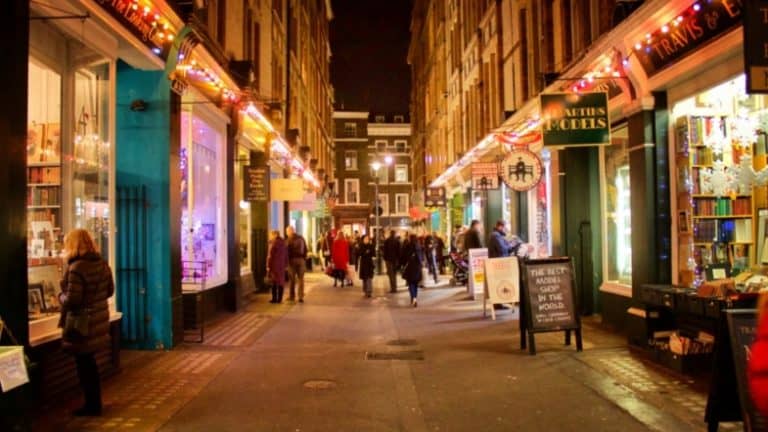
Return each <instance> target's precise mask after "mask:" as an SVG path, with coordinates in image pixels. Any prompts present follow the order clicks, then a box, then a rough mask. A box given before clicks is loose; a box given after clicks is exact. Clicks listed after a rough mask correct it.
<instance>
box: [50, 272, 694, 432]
mask: <svg viewBox="0 0 768 432" xmlns="http://www.w3.org/2000/svg"><path fill="white" fill-rule="evenodd" d="M385 283H386V282H385V280H384V279H383V278H382V279H377V280H376V282H375V292H374V298H373V299H366V298H364V297H363V296H362V292H361V289H360V284H359V282H358V284H357V286H355V287H345V288H333V287H332V286H331V285H332V284H331V283H330V279H328V278H327V277H325V276H324V275H320V274H312V275H310V276H309V283H308V294H307V297H306V303H304V304H296V305H278V306H274V305H269V304H268V303H266V300H265V298H263V297H259V299H258V301H257V302H255V303H253V304H252V305H250V306H249V307H248V308H247V309H246V310H245V311H244V312H241V313H239V314H235V315H232V316H231V317H230V318H228V319H227V320H225V321H223V322H221V323H219V324H217V325H215V326H213V327H212V328H211V329H210V331H209V332H208V334H207V337H206V343H205V344H203V345H192V344H189V345H184V346H182V347H180V348H178V349H176V350H174V351H171V352H126V354H125V356H124V364H125V367H124V372H123V373H122V374H120V375H119V376H117V377H116V378H114V379H111V380H109V381H108V382H106V383H105V386H104V387H105V389H104V393H105V396H104V399H105V403H106V408H105V415H104V416H103V417H102V418H99V419H91V420H83V419H70V418H68V417H67V416H66V415H64V414H63V413H62V411H63V409H64V408H67V407H68V406H71V405H73V404H75V403H76V402H77V401H70V403H68V404H62V406H60V407H56V408H55V409H52V410H50V411H47V415H45V416H44V417H43V421H41V422H39V424H38V429H39V430H54V428H55V430H141V431H144V430H146V431H154V430H162V431H290V432H298V431H550V430H558V431H559V430H592V431H621V432H633V431H647V430H655V431H682V430H686V431H688V430H705V427H704V424H703V421H702V418H703V403H704V395H703V394H701V393H700V392H698V391H697V388H698V386H696V385H694V384H695V383H694V382H692V381H689V380H687V379H683V378H681V377H676V376H672V375H669V374H668V373H667V372H666V371H663V370H660V369H657V368H655V367H653V366H651V365H647V364H645V363H643V362H642V361H640V360H638V359H636V358H633V357H632V356H630V355H629V354H628V352H627V349H626V343H625V341H624V340H623V339H622V338H619V337H616V336H615V335H612V334H610V333H607V332H603V331H601V330H599V329H598V328H597V327H595V326H592V325H587V327H586V328H585V330H584V338H585V344H584V347H585V350H584V352H582V353H576V352H575V351H574V349H573V348H569V347H564V346H562V337H561V336H560V335H555V334H546V335H540V336H538V337H537V348H538V350H539V354H538V355H537V356H535V357H534V356H529V355H527V353H525V352H521V351H520V350H519V335H518V331H517V328H518V327H517V321H516V312H515V311H513V310H510V311H502V312H501V314H500V317H499V319H498V320H497V321H495V322H494V321H491V320H490V318H483V317H482V308H481V306H480V304H479V303H478V302H473V301H467V300H464V297H465V296H464V294H463V291H462V290H461V289H458V288H451V287H448V286H447V282H445V281H442V282H441V284H440V285H439V286H437V287H432V286H429V285H428V288H427V289H425V290H423V291H422V293H421V294H420V302H419V307H418V308H415V309H414V308H412V307H410V306H409V304H408V294H407V292H406V290H405V288H404V287H402V286H401V288H400V293H398V294H394V295H391V294H388V293H387V288H386V287H385Z"/></svg>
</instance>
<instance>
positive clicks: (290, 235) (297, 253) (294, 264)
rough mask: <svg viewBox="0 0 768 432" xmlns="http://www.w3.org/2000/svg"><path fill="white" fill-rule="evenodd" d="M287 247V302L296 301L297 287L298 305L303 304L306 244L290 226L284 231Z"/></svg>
mask: <svg viewBox="0 0 768 432" xmlns="http://www.w3.org/2000/svg"><path fill="white" fill-rule="evenodd" d="M285 234H286V241H287V243H288V244H287V247H288V276H289V277H290V278H291V290H290V293H289V296H288V300H290V301H295V300H296V288H297V285H298V291H299V292H298V294H299V303H304V273H305V272H306V271H307V242H306V241H305V240H304V237H302V236H301V235H299V234H298V233H297V232H296V229H294V228H293V227H292V226H290V225H289V226H288V227H287V228H286V229H285Z"/></svg>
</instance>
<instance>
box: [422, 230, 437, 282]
mask: <svg viewBox="0 0 768 432" xmlns="http://www.w3.org/2000/svg"><path fill="white" fill-rule="evenodd" d="M424 258H425V260H426V262H427V273H428V274H429V275H431V276H432V277H433V278H434V280H435V284H437V258H436V257H435V238H434V237H432V236H431V235H430V234H426V235H425V236H424Z"/></svg>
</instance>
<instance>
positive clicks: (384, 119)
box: [376, 115, 386, 123]
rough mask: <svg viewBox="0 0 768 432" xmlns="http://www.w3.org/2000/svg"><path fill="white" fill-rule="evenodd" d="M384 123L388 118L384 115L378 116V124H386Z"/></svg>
mask: <svg viewBox="0 0 768 432" xmlns="http://www.w3.org/2000/svg"><path fill="white" fill-rule="evenodd" d="M384 122H386V118H385V117H384V116H383V115H377V116H376V123H384Z"/></svg>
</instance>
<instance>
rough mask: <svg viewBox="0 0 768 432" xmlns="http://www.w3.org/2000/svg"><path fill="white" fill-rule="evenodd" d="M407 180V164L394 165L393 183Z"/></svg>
mask: <svg viewBox="0 0 768 432" xmlns="http://www.w3.org/2000/svg"><path fill="white" fill-rule="evenodd" d="M407 182H408V165H395V183H407Z"/></svg>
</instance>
